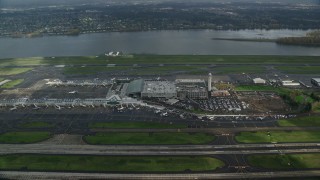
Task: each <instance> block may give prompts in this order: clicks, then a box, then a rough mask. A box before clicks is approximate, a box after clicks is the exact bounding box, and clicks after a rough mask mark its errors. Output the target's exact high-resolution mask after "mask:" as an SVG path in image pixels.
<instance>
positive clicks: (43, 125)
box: [20, 121, 54, 128]
mask: <svg viewBox="0 0 320 180" xmlns="http://www.w3.org/2000/svg"><path fill="white" fill-rule="evenodd" d="M20 127H23V128H50V127H54V125H53V124H52V123H48V122H40V121H36V122H27V123H23V124H21V125H20Z"/></svg>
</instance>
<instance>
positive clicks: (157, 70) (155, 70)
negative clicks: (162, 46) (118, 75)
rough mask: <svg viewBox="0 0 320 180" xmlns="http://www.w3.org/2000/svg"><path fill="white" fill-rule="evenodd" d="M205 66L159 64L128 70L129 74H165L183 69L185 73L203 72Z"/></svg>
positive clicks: (204, 71)
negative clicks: (157, 65)
mask: <svg viewBox="0 0 320 180" xmlns="http://www.w3.org/2000/svg"><path fill="white" fill-rule="evenodd" d="M206 68H207V67H206V66H159V67H143V68H135V69H134V71H131V72H129V74H130V75H165V74H168V73H170V72H177V71H181V72H182V71H183V72H187V73H192V72H198V71H200V70H201V71H202V72H203V73H204V74H206V72H207V71H208V70H205V69H206Z"/></svg>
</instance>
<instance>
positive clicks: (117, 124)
mask: <svg viewBox="0 0 320 180" xmlns="http://www.w3.org/2000/svg"><path fill="white" fill-rule="evenodd" d="M89 128H152V129H153V128H154V129H161V128H186V125H183V124H168V123H157V122H98V123H90V124H89Z"/></svg>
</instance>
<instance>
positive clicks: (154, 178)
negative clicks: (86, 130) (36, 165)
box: [0, 170, 320, 180]
mask: <svg viewBox="0 0 320 180" xmlns="http://www.w3.org/2000/svg"><path fill="white" fill-rule="evenodd" d="M317 176H320V170H306V171H276V172H246V173H195V174H189V173H188V174H187V173H186V174H125V173H124V174H115V173H67V172H19V171H1V172H0V179H18V180H19V179H121V180H122V179H130V180H140V179H145V180H163V179H171V180H180V179H183V180H187V179H248V178H249V179H254V178H255V179H256V178H290V177H294V178H299V177H301V178H302V177H317Z"/></svg>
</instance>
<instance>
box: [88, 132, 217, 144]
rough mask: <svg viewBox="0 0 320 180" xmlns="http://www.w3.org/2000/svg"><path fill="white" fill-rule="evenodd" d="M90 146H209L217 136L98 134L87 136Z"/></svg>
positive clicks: (195, 134) (198, 134)
mask: <svg viewBox="0 0 320 180" xmlns="http://www.w3.org/2000/svg"><path fill="white" fill-rule="evenodd" d="M84 140H85V141H86V142H87V143H89V144H207V143H209V142H211V141H213V140H215V136H213V135H209V134H205V133H193V134H191V133H97V134H96V135H92V136H85V137H84Z"/></svg>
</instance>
